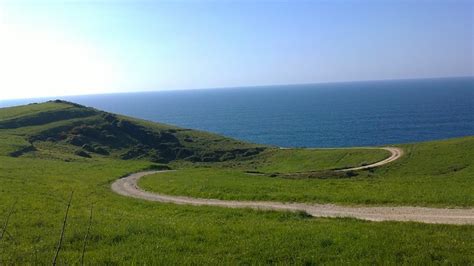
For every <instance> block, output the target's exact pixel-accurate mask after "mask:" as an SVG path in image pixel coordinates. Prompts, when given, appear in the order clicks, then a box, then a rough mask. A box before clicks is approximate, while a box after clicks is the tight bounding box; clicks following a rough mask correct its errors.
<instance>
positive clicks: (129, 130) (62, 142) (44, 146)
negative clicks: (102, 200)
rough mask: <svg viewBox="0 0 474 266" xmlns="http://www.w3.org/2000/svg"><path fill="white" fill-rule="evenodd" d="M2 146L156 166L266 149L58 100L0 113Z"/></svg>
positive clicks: (22, 152)
mask: <svg viewBox="0 0 474 266" xmlns="http://www.w3.org/2000/svg"><path fill="white" fill-rule="evenodd" d="M0 131H1V132H2V137H3V138H5V137H6V135H8V136H9V137H10V138H9V141H10V142H9V143H8V145H6V146H9V147H3V148H4V149H6V153H7V154H8V155H10V156H13V157H19V156H28V155H29V154H35V155H37V156H53V157H54V156H56V157H60V158H64V159H68V160H72V159H77V158H76V157H85V158H91V157H97V156H110V157H115V158H120V159H124V160H130V159H146V160H149V161H152V162H157V163H169V162H171V161H176V160H184V161H190V162H218V161H227V160H231V159H236V158H242V157H249V156H252V155H255V154H258V153H260V152H262V151H263V150H265V149H266V147H265V146H263V145H255V144H250V143H246V142H242V141H237V140H234V139H231V138H226V137H222V136H218V135H215V134H211V133H207V132H202V131H197V130H191V129H185V128H179V127H175V126H169V125H165V124H159V123H153V122H149V121H145V120H140V119H135V118H130V117H126V116H122V115H117V114H112V113H108V112H104V111H100V110H97V109H94V108H90V107H85V106H82V105H79V104H75V103H71V102H66V101H61V100H56V101H50V102H46V103H41V104H29V105H25V106H18V107H11V108H3V109H0Z"/></svg>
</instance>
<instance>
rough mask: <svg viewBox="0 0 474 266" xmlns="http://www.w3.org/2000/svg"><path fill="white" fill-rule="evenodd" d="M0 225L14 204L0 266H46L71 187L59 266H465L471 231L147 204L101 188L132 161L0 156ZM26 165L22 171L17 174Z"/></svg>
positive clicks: (133, 167) (134, 165) (132, 166)
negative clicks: (437, 265)
mask: <svg viewBox="0 0 474 266" xmlns="http://www.w3.org/2000/svg"><path fill="white" fill-rule="evenodd" d="M0 162H1V163H0V184H1V186H0V198H1V199H2V200H1V201H0V221H1V222H2V223H1V224H2V225H3V222H4V219H5V217H6V213H7V211H8V210H9V208H10V206H11V205H12V204H13V202H14V201H17V205H16V210H15V212H14V214H13V215H12V216H11V219H10V224H9V226H8V232H9V233H10V234H11V236H12V238H10V237H5V238H4V239H3V240H2V241H0V264H26V263H33V264H49V263H51V260H52V258H53V254H54V250H55V245H56V243H57V241H58V239H59V233H60V231H61V224H62V219H63V216H64V211H65V208H66V201H67V197H68V195H69V193H70V191H71V190H74V197H73V202H72V207H71V210H70V216H69V219H68V223H67V227H66V233H65V239H64V245H63V250H62V252H61V253H60V256H59V259H60V260H59V262H60V263H61V264H74V263H78V262H79V258H80V255H81V249H82V243H83V242H82V241H83V237H84V235H85V232H86V228H87V223H88V212H89V206H90V205H91V204H92V203H94V216H93V224H92V231H91V235H90V242H89V244H88V246H87V252H86V254H85V260H86V263H87V264H132V263H138V264H183V263H184V264H268V263H277V264H289V263H296V264H311V263H315V264H319V263H329V264H343V263H344V264H346V263H352V264H353V263H356V264H387V263H388V264H395V263H397V264H398V263H406V264H431V263H444V264H446V263H447V264H463V265H466V264H470V263H472V262H473V261H474V257H473V255H472V252H471V251H472V249H473V248H474V246H473V241H472V232H473V229H474V228H473V226H452V225H451V226H448V225H428V224H416V223H396V222H383V223H375V222H365V221H358V220H352V219H322V218H318V219H317V218H308V217H307V216H305V215H302V214H297V213H296V214H291V213H284V212H263V211H252V210H240V209H235V210H234V209H224V208H217V207H191V206H176V205H170V204H160V203H156V202H146V201H142V200H136V199H132V198H126V197H122V196H119V195H116V194H114V193H113V192H111V190H110V189H109V186H110V183H111V182H112V181H113V180H115V179H116V178H118V177H119V176H122V175H124V174H126V173H128V172H134V171H137V170H139V169H141V168H143V167H146V166H147V165H148V163H144V162H139V161H118V160H106V159H102V160H99V159H94V160H85V161H83V162H79V161H75V162H64V161H61V160H46V159H38V158H35V159H34V158H10V157H0ZM25 166H28V167H25Z"/></svg>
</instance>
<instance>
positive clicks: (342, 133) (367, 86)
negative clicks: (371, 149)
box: [0, 78, 474, 147]
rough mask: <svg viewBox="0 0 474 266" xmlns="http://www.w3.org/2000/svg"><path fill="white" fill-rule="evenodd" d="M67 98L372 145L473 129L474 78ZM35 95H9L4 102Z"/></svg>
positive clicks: (207, 126)
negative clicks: (22, 96) (12, 97)
mask: <svg viewBox="0 0 474 266" xmlns="http://www.w3.org/2000/svg"><path fill="white" fill-rule="evenodd" d="M62 98H63V99H66V100H69V101H74V102H77V103H80V104H84V105H87V106H93V107H96V108H99V109H103V110H107V111H110V112H115V113H120V114H126V115H129V116H134V117H139V118H143V119H147V120H152V121H157V122H163V123H169V124H174V125H178V126H181V127H187V128H195V129H201V130H206V131H211V132H215V133H219V134H223V135H226V136H231V137H235V138H238V139H241V140H247V141H251V142H257V143H265V144H273V145H279V146H300V147H304V146H306V147H343V146H365V145H381V144H392V143H405V142H415V141H424V140H434V139H443V138H450V137H459V136H466V135H474V78H452V79H430V80H405V81H377V82H375V81H374V82H352V83H332V84H315V85H291V86H269V87H254V88H234V89H208V90H188V91H168V92H150V93H128V94H108V95H94V96H74V97H62ZM42 100H44V99H42ZM42 100H36V101H42ZM32 101H34V100H15V101H3V102H0V106H2V105H3V106H8V105H15V104H20V103H26V102H32Z"/></svg>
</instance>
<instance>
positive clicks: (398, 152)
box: [337, 147, 403, 172]
mask: <svg viewBox="0 0 474 266" xmlns="http://www.w3.org/2000/svg"><path fill="white" fill-rule="evenodd" d="M362 149H374V148H362ZM375 149H382V150H386V151H389V152H390V156H389V157H388V158H387V159H384V160H382V161H379V162H376V163H373V164H368V165H364V166H359V167H353V168H346V169H340V170H337V171H341V172H347V171H357V170H364V169H370V168H375V167H379V166H382V165H384V164H388V163H390V162H393V161H395V160H397V159H398V158H400V157H402V155H403V150H402V149H401V148H397V147H382V148H375Z"/></svg>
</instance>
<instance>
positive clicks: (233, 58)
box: [0, 0, 474, 100]
mask: <svg viewBox="0 0 474 266" xmlns="http://www.w3.org/2000/svg"><path fill="white" fill-rule="evenodd" d="M473 28H474V1H449V0H446V1H424V0H419V1H408V0H404V1H402V0H400V1H390V0H385V1H375V0H374V1H362V0H353V1H343V0H336V1H316V0H315V1H298V0H293V1H263V0H262V1H257V0H255V1H250V0H245V1H228V0H222V1H198V0H181V1H166V2H165V1H112V0H109V1H106V0H104V1H23V0H15V1H2V0H0V100H2V99H3V100H4V99H13V98H33V97H47V96H63V95H79V94H95V93H111V92H133V91H158V90H176V89H195V88H220V87H239V86H256V85H278V84H300V83H320V82H339V81H354V80H381V79H406V78H429V77H454V76H473V75H474V63H473V62H474V51H473V50H474V48H473V47H474V29H473Z"/></svg>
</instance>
